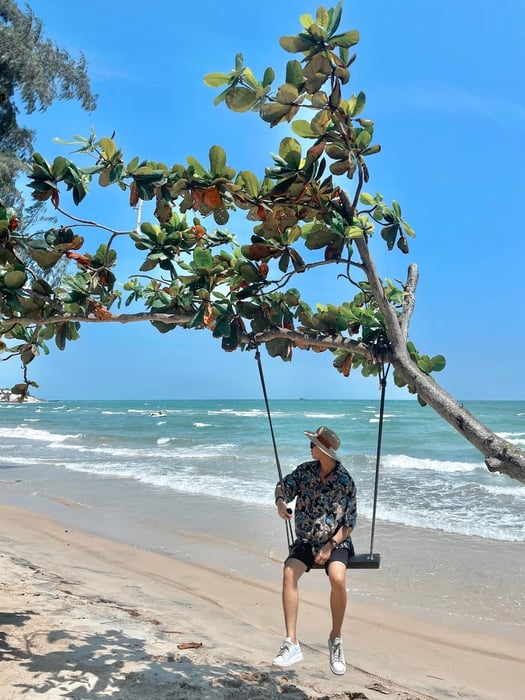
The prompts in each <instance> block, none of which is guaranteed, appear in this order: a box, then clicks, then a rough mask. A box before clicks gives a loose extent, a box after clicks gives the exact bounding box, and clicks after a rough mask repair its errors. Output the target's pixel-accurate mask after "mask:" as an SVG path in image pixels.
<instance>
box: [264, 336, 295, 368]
mask: <svg viewBox="0 0 525 700" xmlns="http://www.w3.org/2000/svg"><path fill="white" fill-rule="evenodd" d="M266 350H267V352H268V355H270V357H280V358H281V359H282V360H284V361H285V362H289V361H290V360H291V359H292V344H291V342H290V341H289V340H284V339H282V338H276V339H275V340H269V341H268V342H267V343H266Z"/></svg>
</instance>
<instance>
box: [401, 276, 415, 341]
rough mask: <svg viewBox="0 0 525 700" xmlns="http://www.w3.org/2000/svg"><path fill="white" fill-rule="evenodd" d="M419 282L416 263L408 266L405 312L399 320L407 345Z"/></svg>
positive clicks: (403, 311)
mask: <svg viewBox="0 0 525 700" xmlns="http://www.w3.org/2000/svg"><path fill="white" fill-rule="evenodd" d="M418 281H419V271H418V267H417V265H416V264H415V263H411V264H410V265H409V266H408V275H407V282H406V285H405V301H404V302H403V310H402V312H401V316H400V318H399V325H400V328H401V333H402V334H403V337H404V339H405V343H406V342H407V340H408V327H409V325H410V320H411V318H412V314H413V313H414V307H415V305H416V287H417V283H418Z"/></svg>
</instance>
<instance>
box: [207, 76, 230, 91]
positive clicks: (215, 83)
mask: <svg viewBox="0 0 525 700" xmlns="http://www.w3.org/2000/svg"><path fill="white" fill-rule="evenodd" d="M204 82H205V84H206V85H208V86H209V87H214V88H217V87H222V86H223V85H227V84H228V83H229V82H230V76H229V75H228V73H207V74H206V75H205V76H204Z"/></svg>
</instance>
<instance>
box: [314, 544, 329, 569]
mask: <svg viewBox="0 0 525 700" xmlns="http://www.w3.org/2000/svg"><path fill="white" fill-rule="evenodd" d="M333 551H334V548H333V547H332V545H331V544H330V542H327V543H326V544H324V545H323V546H322V547H321V549H320V550H319V551H318V552H317V554H316V556H315V559H314V561H315V563H316V564H321V566H324V565H325V564H326V562H327V561H328V560H329V559H330V555H331V554H332V552H333Z"/></svg>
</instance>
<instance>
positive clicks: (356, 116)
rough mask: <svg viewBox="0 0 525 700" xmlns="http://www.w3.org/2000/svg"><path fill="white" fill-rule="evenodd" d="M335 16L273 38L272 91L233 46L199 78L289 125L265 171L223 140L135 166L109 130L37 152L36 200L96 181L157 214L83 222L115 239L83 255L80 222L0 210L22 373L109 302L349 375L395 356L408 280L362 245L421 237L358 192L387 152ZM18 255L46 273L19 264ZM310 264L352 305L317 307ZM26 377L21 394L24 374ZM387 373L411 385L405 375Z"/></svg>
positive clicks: (236, 106)
mask: <svg viewBox="0 0 525 700" xmlns="http://www.w3.org/2000/svg"><path fill="white" fill-rule="evenodd" d="M341 16H342V3H341V2H339V3H338V4H337V5H336V6H335V7H332V8H330V9H325V8H323V7H320V8H319V9H318V11H317V14H316V16H315V17H313V16H311V15H303V16H301V18H300V22H301V29H300V31H299V32H298V34H296V35H295V36H285V37H282V38H281V41H280V44H281V47H282V48H283V49H284V51H285V52H287V53H288V54H291V55H292V58H290V59H289V60H287V62H286V64H285V66H284V81H283V82H282V83H281V84H279V85H277V86H275V85H274V83H275V80H276V74H275V71H274V70H273V68H270V67H269V68H267V69H266V70H265V72H264V74H263V76H262V77H261V78H260V79H259V78H257V77H256V76H255V75H254V73H253V72H252V71H251V70H250V68H248V67H247V66H245V65H244V58H243V56H242V55H241V54H237V55H236V56H235V61H234V68H233V69H232V70H231V71H230V72H225V73H221V72H216V73H210V74H208V75H207V76H205V82H206V83H207V84H208V85H209V86H210V87H212V88H219V89H220V92H219V94H218V96H217V97H216V99H215V103H216V104H224V105H226V107H227V108H229V109H231V110H233V111H235V112H240V113H242V112H246V111H250V110H251V111H254V112H256V113H258V114H259V116H260V118H261V119H262V120H263V121H264V122H266V123H267V124H268V125H269V126H270V127H274V126H276V125H277V124H282V123H288V124H289V125H290V130H291V133H290V135H287V136H285V137H284V138H283V139H282V140H281V142H280V145H279V148H278V152H277V153H275V154H272V162H271V164H269V166H268V167H267V168H266V170H265V172H264V173H263V174H262V175H258V174H256V173H253V172H251V171H249V170H239V171H236V170H234V169H233V168H231V167H230V166H229V165H228V159H227V155H226V153H225V151H224V149H223V148H222V147H221V146H219V145H213V146H211V148H210V149H209V160H208V162H207V163H200V162H199V161H197V160H196V159H195V158H193V157H188V158H187V160H186V162H185V163H177V164H175V165H173V166H171V167H169V166H167V165H165V164H164V163H162V162H156V161H152V160H148V159H143V158H139V157H133V158H131V159H130V160H128V159H127V158H126V157H125V156H124V153H123V151H122V149H121V148H120V147H119V146H118V144H117V142H116V141H115V140H114V139H113V138H109V137H102V138H98V137H97V136H96V135H95V134H94V133H91V134H90V135H89V136H88V137H85V138H84V137H75V138H74V140H73V144H74V146H75V147H76V159H75V160H72V159H70V158H66V157H64V156H58V157H56V158H55V159H54V160H53V162H50V161H48V160H47V159H46V158H45V157H44V156H42V155H41V154H39V153H34V154H33V156H32V158H31V162H30V167H29V187H30V189H31V191H32V197H33V198H34V200H36V201H38V202H48V203H51V205H52V206H53V207H54V208H55V209H60V210H62V202H63V201H64V199H67V200H70V199H71V200H72V202H73V204H74V205H79V204H80V203H81V202H83V200H84V199H85V198H86V196H87V195H88V191H89V188H90V187H91V186H93V185H98V186H100V187H104V188H105V187H116V188H117V192H120V193H121V194H122V195H123V196H125V197H127V198H128V201H129V205H130V207H131V208H134V209H135V210H137V211H138V212H139V214H140V215H141V212H142V211H143V209H142V205H143V203H144V202H146V203H151V204H150V206H151V210H152V212H153V218H152V220H151V221H139V223H138V225H137V226H136V227H135V228H134V229H133V230H130V231H111V230H109V229H108V228H107V227H104V226H102V225H97V224H89V226H94V227H98V228H99V229H100V230H105V231H108V232H109V233H108V239H107V241H106V242H105V243H102V244H100V245H99V246H98V248H97V249H96V250H95V251H94V252H88V250H84V244H85V239H84V236H83V235H81V233H80V231H81V230H82V229H83V228H86V226H87V223H86V222H84V221H81V220H79V219H78V218H77V217H75V216H73V215H69V220H68V221H67V225H62V226H60V227H55V228H52V229H50V230H48V231H47V232H46V233H45V236H44V238H43V241H38V243H36V242H35V241H33V240H32V239H31V238H30V237H27V236H21V235H17V221H16V212H15V211H14V210H13V209H11V208H9V207H0V309H1V313H2V323H1V325H0V333H1V334H2V341H0V351H2V350H3V351H4V353H6V354H7V355H8V356H12V355H18V356H19V357H20V358H21V360H22V363H23V365H24V368H25V367H26V366H27V365H28V364H29V363H30V362H31V361H32V360H33V359H34V358H35V357H36V356H37V355H38V354H39V353H40V352H41V351H43V352H48V345H47V344H48V343H49V342H50V341H51V340H54V342H55V344H56V345H57V347H59V348H60V349H63V348H64V347H65V345H66V343H67V342H68V341H70V340H75V339H76V338H77V337H78V331H79V327H80V323H81V322H82V321H83V320H98V321H100V322H104V321H110V320H112V319H114V318H115V317H116V314H115V311H116V310H118V309H121V308H122V307H124V308H127V307H131V306H132V308H133V309H136V308H137V306H138V305H139V304H140V305H142V308H143V309H145V311H146V313H147V316H146V318H147V319H148V320H150V321H151V322H152V323H153V324H154V326H155V327H156V328H157V329H158V330H159V331H160V332H162V333H165V332H169V331H171V330H173V329H174V328H175V327H177V326H182V327H184V328H205V329H208V330H209V331H210V332H211V333H212V334H213V336H214V337H215V338H217V339H218V340H219V341H220V343H221V346H222V348H223V349H224V350H225V351H233V350H235V349H237V348H240V349H247V348H248V349H249V348H253V347H254V345H255V344H259V343H261V344H265V346H266V349H267V351H268V353H269V354H270V355H271V356H273V357H280V358H282V359H283V360H285V361H288V360H290V359H291V357H292V353H293V349H294V348H295V347H299V348H301V349H308V350H313V351H324V350H327V349H328V350H329V351H330V352H332V353H333V355H334V360H333V364H334V366H335V368H336V369H337V370H338V371H339V372H341V373H342V374H343V375H345V376H348V375H349V373H350V371H351V370H352V369H353V368H359V369H360V370H361V372H362V373H363V374H365V375H369V374H377V371H378V363H379V362H381V361H389V360H391V359H392V356H393V345H392V339H393V335H395V334H397V333H398V332H399V328H400V327H401V325H402V319H403V318H404V317H405V318H406V315H407V313H408V311H407V308H408V307H407V288H406V286H404V287H403V286H400V285H399V284H396V283H394V282H393V281H391V280H388V279H386V280H384V281H380V280H378V278H377V276H376V273H375V267H374V265H373V261H372V260H371V258H370V255H369V250H368V244H369V241H370V239H371V238H372V236H374V235H376V233H377V232H378V231H379V235H380V236H381V238H382V239H383V241H384V242H385V243H386V246H387V248H388V249H389V250H394V249H397V250H398V251H400V252H401V253H404V254H406V253H407V252H408V249H409V245H408V242H409V239H410V238H412V237H413V236H414V231H413V230H412V229H411V227H410V225H409V224H408V223H407V221H406V220H405V218H404V215H403V213H402V210H401V207H400V205H399V203H398V202H396V201H394V202H392V203H390V204H387V203H386V202H385V201H384V199H383V197H382V196H381V195H380V194H377V193H375V194H372V193H369V192H367V191H366V190H365V186H366V184H367V183H368V181H369V165H368V161H369V158H370V157H371V156H373V155H375V154H377V153H379V151H380V146H379V145H378V144H377V143H375V142H374V122H373V121H372V120H371V119H370V118H368V117H365V116H364V113H365V109H366V97H365V94H364V93H363V92H362V91H359V92H357V93H352V92H351V91H350V90H349V89H348V86H349V83H350V77H351V75H350V68H351V66H352V64H353V62H354V61H355V59H356V54H355V53H352V52H351V50H352V49H353V48H354V46H355V45H357V43H358V41H359V33H358V32H357V31H356V30H350V31H341V30H340V28H339V27H340V22H341ZM28 99H29V98H28ZM83 158H87V159H88V164H87V165H85V164H81V163H82V162H84V161H83V160H82V159H83ZM345 186H346V187H351V192H350V193H349V192H348V191H347V190H346V189H345ZM234 211H237V212H238V211H240V212H244V214H245V216H246V219H247V220H248V221H249V222H251V225H252V235H251V238H250V240H244V241H238V240H237V239H236V238H235V237H234V235H233V234H232V233H230V232H229V231H228V230H227V229H226V228H225V226H226V224H227V223H228V221H229V219H230V216H231V214H232V212H234ZM89 226H88V231H89ZM125 243H131V244H132V245H133V246H134V247H135V248H136V249H137V250H138V251H139V252H140V254H141V256H142V262H141V264H140V268H139V270H138V271H137V274H136V276H134V277H133V278H132V279H129V280H128V281H126V282H125V284H124V285H123V288H121V287H120V286H119V284H118V282H117V276H116V272H117V262H118V247H119V246H122V245H124V244H125ZM79 251H83V252H79ZM22 252H23V253H24V255H22ZM25 256H27V257H29V258H30V259H32V260H33V261H34V263H35V264H36V265H37V266H39V268H40V270H41V271H42V274H40V275H39V274H35V273H34V272H33V271H32V270H31V269H29V268H28V265H27V264H26V262H25V260H26V257H25ZM65 258H67V259H68V260H69V261H71V262H72V263H73V265H74V269H73V271H71V272H70V273H69V274H66V275H65V276H63V278H62V279H61V280H60V283H59V284H56V285H50V284H48V283H47V282H46V281H45V279H44V273H45V272H46V271H49V270H51V269H53V268H54V266H56V265H57V264H58V263H59V262H60V261H62V260H64V259H65ZM319 266H336V267H335V268H334V269H335V270H336V272H337V274H338V276H339V277H343V278H344V279H346V280H347V282H348V284H349V285H350V287H351V288H353V289H354V297H353V299H351V300H348V301H345V302H344V303H342V304H330V303H326V304H317V305H316V307H315V308H311V307H310V305H309V304H307V303H306V302H305V301H304V300H303V299H302V298H301V292H300V290H299V286H300V282H301V281H302V280H303V279H304V275H305V274H306V273H308V272H310V271H312V270H314V269H315V268H316V267H319ZM392 314H393V316H392ZM141 318H142V317H141ZM390 318H394V319H395V322H394V324H392V322H391V320H389V319H390ZM407 347H408V351H409V353H410V356H411V358H412V360H413V361H414V362H415V363H416V365H417V366H418V368H419V370H420V371H422V372H424V373H425V374H429V373H430V372H433V371H439V370H440V369H442V368H443V366H444V364H445V362H444V358H443V357H442V356H440V355H438V356H436V357H433V358H431V357H429V356H426V355H420V354H419V353H418V351H417V349H416V348H415V347H414V345H413V344H412V343H409V344H408V346H407ZM25 379H26V381H25V383H24V384H21V385H20V387H19V391H20V393H22V394H23V393H24V392H25V391H26V390H27V389H28V387H29V385H30V383H31V382H29V380H27V376H26V378H25ZM396 381H397V383H398V384H399V385H403V384H405V383H406V382H405V380H404V379H403V378H402V377H401V376H396ZM409 389H410V390H412V387H410V386H409Z"/></svg>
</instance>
